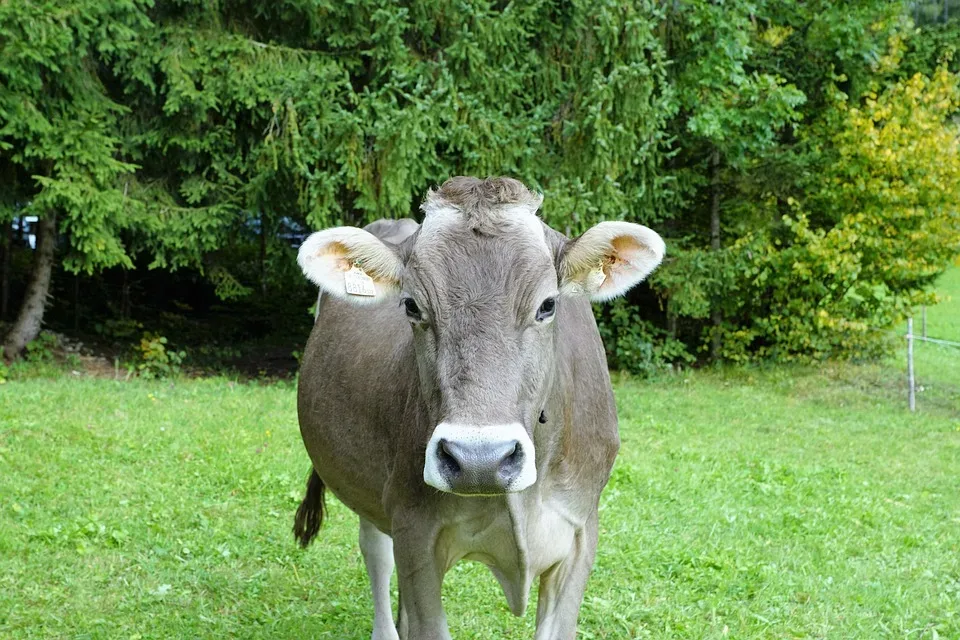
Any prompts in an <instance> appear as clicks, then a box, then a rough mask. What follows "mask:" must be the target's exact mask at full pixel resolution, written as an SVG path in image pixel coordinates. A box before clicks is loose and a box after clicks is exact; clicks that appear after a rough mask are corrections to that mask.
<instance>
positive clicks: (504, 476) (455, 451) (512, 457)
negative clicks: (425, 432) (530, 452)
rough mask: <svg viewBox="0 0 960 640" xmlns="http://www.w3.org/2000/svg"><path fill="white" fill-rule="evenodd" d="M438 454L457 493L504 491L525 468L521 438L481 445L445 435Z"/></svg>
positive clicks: (443, 471) (439, 442)
mask: <svg viewBox="0 0 960 640" xmlns="http://www.w3.org/2000/svg"><path fill="white" fill-rule="evenodd" d="M436 455H437V463H438V464H439V466H440V473H442V474H443V476H444V478H446V480H447V482H448V483H449V484H450V488H451V489H452V490H453V492H454V493H462V494H477V493H479V494H483V493H503V492H504V491H506V489H507V487H509V486H510V485H511V484H512V483H513V481H514V480H516V479H517V476H519V475H520V470H521V468H522V467H523V448H522V447H521V446H520V442H519V441H518V440H509V441H506V442H497V443H491V444H486V443H479V444H477V443H473V442H457V441H455V440H447V439H445V438H441V439H440V440H439V441H438V442H437V452H436Z"/></svg>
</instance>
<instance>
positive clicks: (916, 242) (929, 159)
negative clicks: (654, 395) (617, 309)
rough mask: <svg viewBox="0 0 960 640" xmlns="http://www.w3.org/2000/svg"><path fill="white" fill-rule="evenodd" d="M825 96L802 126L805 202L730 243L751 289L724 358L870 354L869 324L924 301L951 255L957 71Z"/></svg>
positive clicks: (957, 184) (956, 186) (957, 180)
mask: <svg viewBox="0 0 960 640" xmlns="http://www.w3.org/2000/svg"><path fill="white" fill-rule="evenodd" d="M832 99H833V100H834V104H833V105H832V107H831V109H830V110H829V111H828V112H827V114H826V117H825V118H824V119H823V121H822V122H820V123H818V125H817V126H815V127H813V128H812V130H811V140H815V141H816V143H815V144H814V145H811V151H812V152H814V153H820V154H821V155H820V156H819V158H818V161H817V162H815V163H814V164H813V165H812V169H813V170H812V171H811V175H810V177H809V179H808V180H807V181H806V186H807V193H808V196H807V198H805V199H804V200H803V201H798V200H793V199H791V200H790V201H789V205H790V206H791V210H792V212H791V214H790V215H788V216H786V217H784V225H785V227H786V233H784V234H782V236H779V237H778V236H776V235H772V236H770V237H763V238H761V237H758V236H748V237H746V238H744V239H743V240H742V241H741V242H739V243H738V244H737V245H736V246H735V247H733V248H732V249H731V250H730V251H731V253H734V254H737V255H740V254H744V253H746V254H753V255H755V257H756V260H744V261H743V262H744V263H745V264H744V265H743V266H744V267H745V274H746V275H747V277H748V280H747V282H746V283H744V289H746V290H748V291H749V290H750V289H753V292H752V294H751V295H748V296H744V298H743V301H744V303H745V305H744V308H743V309H742V310H741V312H746V314H745V315H746V318H745V319H746V320H747V323H746V324H747V326H746V327H743V326H740V327H735V328H731V329H728V331H727V341H726V342H727V348H728V350H729V352H728V354H727V355H728V356H733V357H737V356H738V355H739V356H740V357H742V356H743V355H745V353H746V349H747V348H749V347H754V348H756V347H759V352H760V353H762V354H765V355H773V356H775V357H778V358H781V359H792V358H794V357H796V356H799V355H802V356H803V357H826V356H851V355H862V354H867V353H870V352H872V351H873V350H874V349H876V348H877V347H879V346H881V341H882V337H883V333H882V332H879V331H878V329H882V328H887V327H889V326H890V325H891V324H892V323H894V322H895V321H896V320H897V319H898V318H899V317H901V316H902V315H903V314H905V313H907V312H908V310H909V309H910V308H911V307H913V306H915V305H918V304H921V303H931V302H933V301H934V296H933V295H932V294H930V293H927V292H926V290H927V289H928V287H929V285H930V284H931V283H932V282H933V280H934V279H935V278H936V277H937V276H938V275H940V274H941V273H942V272H943V271H944V269H945V268H946V267H947V265H949V264H950V262H951V258H952V257H954V256H956V254H957V253H958V252H960V128H958V126H957V124H956V123H954V122H952V121H951V116H952V114H953V113H955V112H956V110H957V108H958V106H960V92H958V86H957V77H956V76H955V75H953V74H951V73H949V72H948V71H947V70H946V69H944V68H941V69H938V70H937V71H936V73H935V74H933V76H932V77H930V78H927V77H924V76H922V75H920V74H917V75H915V76H913V77H911V78H909V79H905V80H902V81H899V82H896V83H893V84H892V85H891V86H889V87H888V88H887V89H886V90H884V91H882V92H880V93H876V92H873V91H870V92H868V93H867V94H866V95H865V96H864V99H863V101H862V104H857V103H856V102H851V101H850V100H848V99H847V97H846V96H844V95H843V94H841V93H840V92H838V91H834V92H833V98H832ZM821 144H822V145H823V146H821ZM824 147H825V148H824ZM751 263H752V264H751ZM745 336H746V337H749V338H751V339H750V340H744V337H745ZM737 348H739V349H740V351H741V353H740V354H738V353H736V350H737Z"/></svg>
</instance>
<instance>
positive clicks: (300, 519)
mask: <svg viewBox="0 0 960 640" xmlns="http://www.w3.org/2000/svg"><path fill="white" fill-rule="evenodd" d="M324 488H325V487H324V485H323V480H321V479H320V476H318V475H317V472H316V471H314V470H311V471H310V477H309V478H308V479H307V495H305V496H304V497H303V502H301V503H300V508H299V509H297V515H296V517H294V519H293V537H294V538H296V539H297V540H299V541H300V546H301V547H303V548H304V549H306V548H307V547H308V546H309V545H310V542H311V541H312V540H313V537H314V536H315V535H317V532H318V531H320V525H321V524H323V509H324V503H323V492H324Z"/></svg>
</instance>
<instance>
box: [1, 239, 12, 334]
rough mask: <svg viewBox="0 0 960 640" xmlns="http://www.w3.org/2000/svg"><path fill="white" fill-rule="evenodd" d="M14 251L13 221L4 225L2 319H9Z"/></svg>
mask: <svg viewBox="0 0 960 640" xmlns="http://www.w3.org/2000/svg"><path fill="white" fill-rule="evenodd" d="M11 253H13V222H12V221H11V222H8V223H7V224H5V225H4V226H3V265H2V266H0V269H2V270H3V274H2V275H0V320H6V319H7V308H8V307H9V306H10V254H11Z"/></svg>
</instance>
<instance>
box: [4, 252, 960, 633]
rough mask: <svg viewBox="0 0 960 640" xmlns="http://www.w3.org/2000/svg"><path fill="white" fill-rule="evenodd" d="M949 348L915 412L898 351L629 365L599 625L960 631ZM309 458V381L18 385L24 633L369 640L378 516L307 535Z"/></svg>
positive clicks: (16, 553)
mask: <svg viewBox="0 0 960 640" xmlns="http://www.w3.org/2000/svg"><path fill="white" fill-rule="evenodd" d="M958 274H960V272H958V271H957V270H954V271H953V272H951V274H950V277H952V278H954V280H953V281H950V282H952V283H953V284H952V285H951V286H953V288H954V290H955V291H960V277H958ZM957 297H960V296H957ZM948 304H952V305H954V306H952V307H949V306H941V307H936V308H933V309H931V310H930V314H929V316H928V332H929V334H930V335H931V336H935V337H941V338H946V339H953V340H960V325H958V323H960V312H958V307H957V302H952V303H948ZM926 347H927V345H924V346H923V347H919V348H918V376H919V377H920V380H921V382H922V383H925V384H926V385H927V388H928V389H931V391H929V392H927V391H925V392H924V393H922V394H921V396H920V398H919V399H918V405H919V411H918V412H917V413H916V414H910V413H909V412H908V411H906V409H905V404H906V402H905V398H904V395H903V383H902V380H903V375H902V370H903V366H904V365H903V362H902V360H900V359H899V358H898V359H897V360H893V361H891V362H890V363H886V364H883V365H868V366H853V365H827V366H824V367H818V368H803V367H789V368H738V369H719V370H708V371H698V372H692V373H688V374H683V375H678V376H674V377H670V378H666V379H663V380H658V381H654V382H644V381H638V380H632V379H629V378H625V377H621V378H618V379H617V381H616V385H615V386H616V392H617V399H618V403H619V405H620V417H621V432H622V437H623V446H622V449H621V455H620V457H619V459H618V462H617V465H616V467H615V469H614V473H613V477H612V479H611V482H610V485H609V487H608V489H607V491H606V492H605V493H604V496H603V499H602V505H601V508H602V511H601V526H602V533H601V540H600V548H599V552H598V557H597V563H596V567H595V570H594V574H593V577H592V578H591V582H590V585H589V588H588V592H587V597H586V599H585V602H584V606H583V609H582V611H581V634H580V636H581V637H582V638H609V639H618V640H622V639H632V638H727V637H729V638H908V637H909V638H912V639H916V638H930V639H932V638H937V637H939V638H960V394H956V395H953V396H951V395H950V393H949V390H950V389H952V388H955V387H953V385H956V384H960V382H958V381H957V378H958V377H960V358H958V354H960V352H953V353H948V352H944V353H942V354H941V353H940V352H936V351H934V352H926V353H925V352H924V351H923V349H924V348H926ZM931 354H933V356H935V357H934V359H932V360H926V361H925V360H923V358H928V357H930V355H931ZM936 358H940V359H939V360H938V359H936ZM938 394H939V395H938ZM307 468H308V462H307V458H306V454H305V453H304V451H303V446H302V444H301V443H300V440H299V433H298V430H297V426H296V410H295V402H294V390H293V387H292V385H290V384H275V385H269V386H260V385H254V384H249V385H243V384H235V383H233V382H230V381H228V380H223V379H213V380H182V381H176V382H169V381H166V382H163V381H139V380H134V381H131V382H115V381H112V380H106V379H96V378H86V377H78V378H76V379H67V378H60V379H55V380H43V379H40V380H23V381H17V380H14V381H11V382H8V383H7V384H5V385H3V386H2V387H0V637H2V638H18V639H19V638H128V639H130V638H142V639H146V638H196V637H201V638H206V637H230V638H290V637H311V638H330V639H333V638H336V639H351V640H354V639H355V640H360V639H366V638H369V634H370V623H371V608H370V605H369V597H368V595H367V583H366V577H365V573H364V570H363V564H362V561H361V559H360V555H359V551H358V548H357V543H356V518H355V516H353V515H352V514H351V513H350V512H349V511H348V510H347V509H346V508H345V507H343V506H342V505H340V504H339V503H337V502H336V501H335V500H331V501H330V507H331V516H330V519H329V521H328V524H327V525H325V527H324V529H323V531H322V532H321V535H320V537H319V538H318V540H317V542H316V543H315V545H314V546H313V547H312V548H311V549H309V550H307V551H306V552H303V551H300V550H299V549H298V548H297V547H296V546H295V545H294V541H293V538H292V535H291V533H290V526H291V524H292V517H293V512H294V510H295V508H296V505H297V503H298V501H299V499H300V498H301V496H302V489H303V480H304V479H305V474H306V471H307ZM444 589H445V592H444V598H445V604H446V607H447V611H448V615H449V618H450V622H451V630H452V633H453V636H454V637H455V638H457V639H458V640H461V639H465V638H475V639H490V638H509V639H519V638H530V637H532V634H533V618H534V615H533V611H532V610H531V611H528V612H527V615H526V616H525V617H524V618H522V619H516V618H513V617H512V616H510V615H509V613H508V611H507V607H506V603H505V601H504V599H503V597H502V595H501V594H500V593H499V591H498V588H497V586H496V583H495V581H494V579H493V578H492V576H490V575H489V574H488V573H487V571H486V570H485V569H484V568H482V567H480V566H478V565H475V564H468V563H463V564H460V565H458V566H457V567H456V568H455V569H454V570H453V571H452V572H451V574H450V575H449V576H448V577H447V580H446V582H445V585H444Z"/></svg>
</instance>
